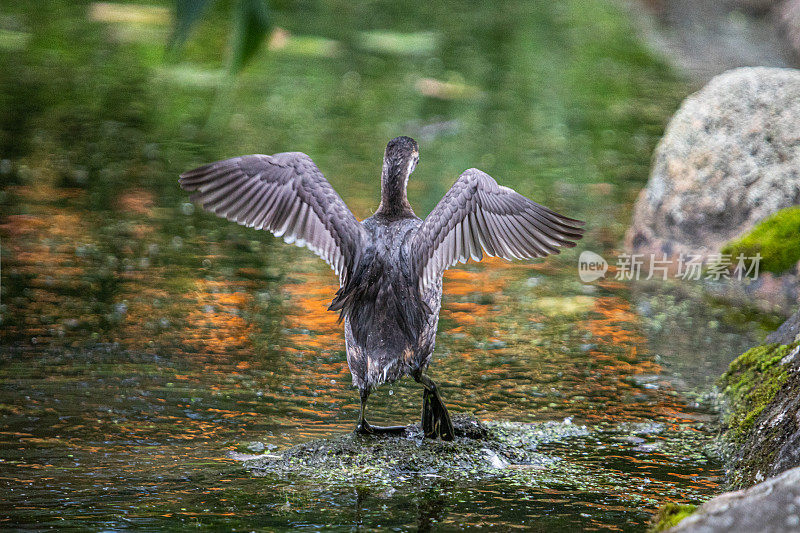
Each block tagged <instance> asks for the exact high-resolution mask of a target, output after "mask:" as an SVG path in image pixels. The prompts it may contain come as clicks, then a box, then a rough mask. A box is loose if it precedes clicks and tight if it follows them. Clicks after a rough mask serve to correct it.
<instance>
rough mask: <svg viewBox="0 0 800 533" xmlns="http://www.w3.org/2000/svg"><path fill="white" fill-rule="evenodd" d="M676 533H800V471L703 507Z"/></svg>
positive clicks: (675, 531) (732, 494) (724, 495)
mask: <svg viewBox="0 0 800 533" xmlns="http://www.w3.org/2000/svg"><path fill="white" fill-rule="evenodd" d="M669 531H670V532H673V533H678V532H685V533H688V532H691V533H716V532H720V533H723V532H724V533H745V532H753V533H756V532H758V533H771V532H775V533H784V532H789V531H800V468H794V469H792V470H788V471H787V472H784V473H783V474H781V475H779V476H777V477H774V478H770V479H768V480H766V481H764V482H763V483H760V484H758V485H756V486H754V487H751V488H749V489H746V490H741V491H737V492H726V493H725V494H722V495H720V496H717V497H716V498H714V499H713V500H709V501H708V502H706V503H704V504H703V505H702V506H701V507H700V508H699V509H698V510H697V511H696V512H695V514H693V515H691V516H689V517H688V518H685V519H684V520H683V521H682V522H681V523H680V524H678V525H677V526H675V527H674V528H672V529H670V530H669Z"/></svg>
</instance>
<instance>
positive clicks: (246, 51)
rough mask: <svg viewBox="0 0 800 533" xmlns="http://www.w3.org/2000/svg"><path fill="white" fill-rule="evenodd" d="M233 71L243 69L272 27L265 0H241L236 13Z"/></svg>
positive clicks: (232, 59)
mask: <svg viewBox="0 0 800 533" xmlns="http://www.w3.org/2000/svg"><path fill="white" fill-rule="evenodd" d="M234 24H235V30H234V35H233V47H232V48H233V56H232V58H231V71H232V72H234V73H236V72H239V71H240V70H242V68H244V66H245V65H246V64H247V62H248V61H250V59H251V58H252V57H253V56H254V55H255V53H256V52H257V51H258V47H259V46H260V45H261V42H262V41H263V40H264V37H265V36H266V35H267V32H268V31H269V28H270V22H269V8H268V7H267V4H266V2H264V0H239V4H238V6H237V8H236V13H235V14H234Z"/></svg>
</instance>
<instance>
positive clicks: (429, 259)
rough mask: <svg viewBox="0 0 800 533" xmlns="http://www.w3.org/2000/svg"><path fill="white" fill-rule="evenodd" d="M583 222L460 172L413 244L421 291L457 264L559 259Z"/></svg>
mask: <svg viewBox="0 0 800 533" xmlns="http://www.w3.org/2000/svg"><path fill="white" fill-rule="evenodd" d="M582 225H583V222H581V221H579V220H575V219H573V218H568V217H565V216H563V215H559V214H558V213H556V212H555V211H551V210H550V209H548V208H546V207H544V206H541V205H539V204H537V203H536V202H532V201H530V200H528V199H527V198H525V197H524V196H522V195H521V194H519V193H517V192H515V191H514V190H512V189H509V188H508V187H503V186H502V185H498V184H497V182H496V181H495V180H494V179H492V177H491V176H489V175H488V174H486V173H485V172H483V171H480V170H478V169H476V168H471V169H469V170H466V171H464V173H463V174H461V176H459V178H458V179H457V180H456V182H455V183H454V184H453V186H452V187H451V188H450V190H449V191H447V194H445V195H444V198H442V200H441V201H440V202H439V203H438V204H437V206H436V207H435V208H434V209H433V211H431V212H430V214H429V215H428V216H427V218H426V219H425V221H424V222H423V223H422V225H421V226H420V228H419V230H418V231H417V234H416V235H415V236H414V241H413V243H412V246H413V248H412V249H413V251H414V252H413V253H414V268H415V270H416V272H417V274H418V275H419V283H420V289H421V290H422V291H423V293H424V291H425V289H426V288H427V287H428V285H429V284H430V283H431V282H432V281H433V280H435V279H436V278H437V277H438V276H439V275H441V273H442V272H444V271H445V270H446V269H448V268H450V267H451V266H453V265H455V264H456V263H458V262H461V263H466V262H467V260H469V259H470V258H472V259H474V260H475V261H480V260H481V259H483V253H484V252H485V253H486V254H487V255H490V256H498V257H502V258H504V259H530V258H534V257H544V256H546V255H550V254H557V253H559V250H558V247H560V246H567V247H572V246H575V242H574V241H575V240H578V239H580V238H581V237H582V236H583V229H582V228H581V226H582Z"/></svg>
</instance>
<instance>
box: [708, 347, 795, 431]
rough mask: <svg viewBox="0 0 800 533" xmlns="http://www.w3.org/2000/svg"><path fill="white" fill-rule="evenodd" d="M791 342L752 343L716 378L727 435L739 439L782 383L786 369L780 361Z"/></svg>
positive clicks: (751, 426)
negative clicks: (723, 408)
mask: <svg viewBox="0 0 800 533" xmlns="http://www.w3.org/2000/svg"><path fill="white" fill-rule="evenodd" d="M793 348H794V345H789V346H784V345H780V344H765V345H763V346H756V347H755V348H752V349H750V350H748V351H746V352H745V353H743V354H742V355H740V356H739V357H737V358H736V359H735V360H734V361H733V362H732V363H731V364H730V367H728V371H727V372H725V374H723V375H722V377H721V378H720V380H719V385H720V388H721V389H722V393H723V396H724V398H725V400H726V403H727V406H728V409H727V410H726V412H725V415H724V417H723V422H724V426H725V428H726V434H727V438H729V439H731V440H733V441H734V442H741V441H743V440H744V439H745V438H746V437H747V435H748V432H749V431H750V430H751V429H752V428H753V423H754V422H755V420H756V418H757V417H758V416H759V415H760V414H761V412H762V411H763V410H764V408H765V407H766V406H767V404H769V402H770V401H772V399H773V398H775V395H776V394H777V393H778V391H779V390H780V388H781V386H783V384H784V383H786V380H787V378H788V376H789V371H788V368H787V367H786V366H784V365H783V364H781V361H782V360H783V358H784V357H786V356H787V355H788V354H789V352H790V351H791V350H792V349H793Z"/></svg>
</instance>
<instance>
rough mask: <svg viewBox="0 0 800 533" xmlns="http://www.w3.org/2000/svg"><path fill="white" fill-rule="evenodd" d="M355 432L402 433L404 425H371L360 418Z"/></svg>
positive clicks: (376, 433) (362, 433)
mask: <svg viewBox="0 0 800 533" xmlns="http://www.w3.org/2000/svg"><path fill="white" fill-rule="evenodd" d="M355 432H356V433H357V434H359V435H404V434H405V432H406V427H405V426H373V425H372V424H370V423H369V422H367V421H366V420H364V419H362V420H361V421H359V423H358V425H357V426H356V430H355Z"/></svg>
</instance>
